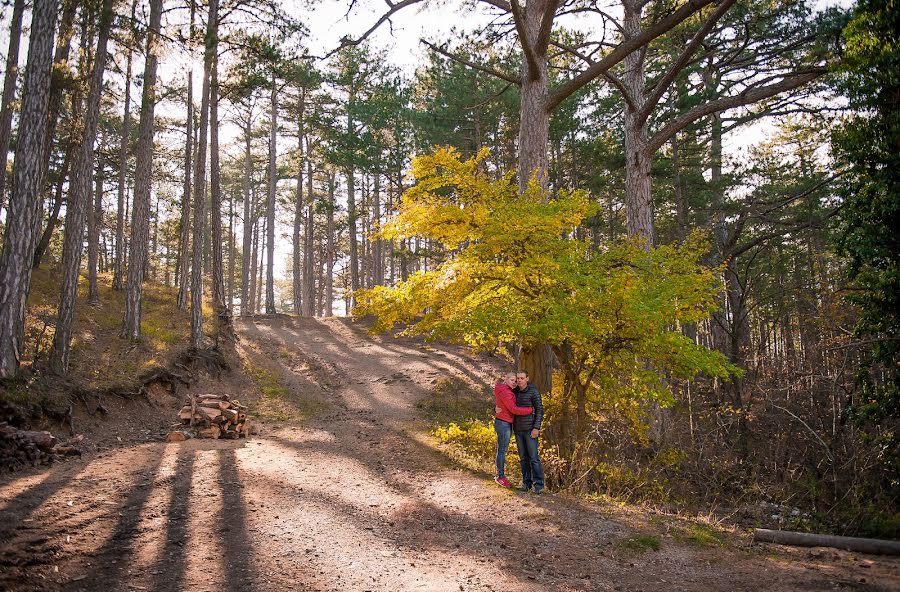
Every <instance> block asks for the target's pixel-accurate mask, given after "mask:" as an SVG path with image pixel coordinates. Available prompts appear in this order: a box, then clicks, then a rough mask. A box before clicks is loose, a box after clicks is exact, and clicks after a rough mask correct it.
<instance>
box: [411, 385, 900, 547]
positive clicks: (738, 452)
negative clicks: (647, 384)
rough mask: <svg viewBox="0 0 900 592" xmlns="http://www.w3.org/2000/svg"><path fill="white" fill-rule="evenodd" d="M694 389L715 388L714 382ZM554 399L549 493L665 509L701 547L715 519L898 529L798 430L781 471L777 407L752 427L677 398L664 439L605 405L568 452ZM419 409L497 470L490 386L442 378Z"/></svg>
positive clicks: (822, 529) (716, 538) (899, 520)
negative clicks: (562, 446) (558, 436)
mask: <svg viewBox="0 0 900 592" xmlns="http://www.w3.org/2000/svg"><path fill="white" fill-rule="evenodd" d="M693 386H694V388H695V389H698V387H699V389H702V388H704V386H705V387H706V388H708V389H710V390H711V389H712V384H711V383H707V384H706V385H704V384H703V383H699V384H694V385H693ZM482 391H483V392H482ZM558 395H559V393H557V392H555V391H554V392H553V393H551V394H550V395H549V396H546V395H545V396H544V406H545V413H546V415H545V428H544V430H543V431H544V434H545V435H544V436H542V439H541V458H542V461H543V465H544V470H545V473H546V476H547V482H548V486H549V487H550V488H551V489H552V490H555V491H565V492H567V493H569V494H573V495H576V496H580V497H583V498H585V499H589V500H593V501H595V502H597V503H601V504H613V505H637V506H641V507H645V508H648V509H651V510H652V511H654V512H655V513H659V515H661V516H669V517H673V518H675V517H679V518H687V519H688V520H687V521H682V522H676V523H674V524H675V525H674V526H671V525H670V526H669V528H674V529H675V531H673V532H675V534H674V535H673V536H676V537H677V538H679V539H682V540H685V541H687V542H690V543H693V544H697V545H700V546H717V545H720V544H722V538H721V535H720V534H719V533H718V527H719V525H721V526H724V525H729V526H736V527H743V528H774V529H786V530H797V531H803V532H818V533H834V534H842V535H857V536H873V537H884V538H896V537H897V536H898V535H900V516H898V515H897V514H896V512H895V510H894V508H893V507H892V505H891V502H890V500H889V499H887V498H886V497H883V496H882V497H878V496H877V495H872V496H869V497H867V495H868V494H870V493H871V492H873V484H872V483H871V482H868V483H867V482H865V481H851V482H846V481H843V482H842V481H841V480H837V481H835V480H832V481H830V482H829V481H828V475H827V474H823V473H822V471H821V470H817V465H816V461H817V460H819V459H818V458H817V457H815V456H814V455H812V454H809V455H808V456H807V457H806V458H804V457H803V456H802V454H803V451H804V450H805V449H804V448H803V447H802V446H801V445H800V444H801V441H802V440H803V437H799V438H798V437H797V436H796V434H795V435H794V447H793V448H792V450H793V452H794V453H795V454H796V455H797V456H796V458H793V459H791V461H792V463H793V465H792V467H791V468H790V470H789V471H786V470H784V468H781V470H779V467H778V464H779V455H780V454H783V453H785V447H786V446H787V445H786V443H785V442H783V441H782V438H781V437H774V438H773V437H772V435H773V434H776V435H777V434H787V433H789V432H790V429H789V428H790V427H791V426H789V425H785V418H784V414H783V413H777V412H770V413H766V412H765V411H764V410H761V411H754V412H753V413H754V417H753V418H752V419H751V421H749V422H748V426H749V427H744V428H741V427H739V423H740V421H741V413H742V412H741V410H739V409H734V408H729V407H728V406H722V407H721V408H711V407H710V408H706V409H704V410H703V411H701V412H696V411H692V414H691V416H689V415H688V409H687V408H686V406H684V405H676V407H675V408H674V409H671V410H669V412H668V413H667V414H666V416H667V418H668V422H669V424H668V428H667V431H666V440H665V444H663V445H660V444H657V443H654V442H652V441H651V440H649V439H648V436H647V421H648V418H647V416H646V415H643V416H635V415H634V414H633V413H629V414H627V415H626V414H624V413H618V414H617V413H615V411H614V410H609V411H607V412H606V413H604V414H603V416H602V417H598V418H597V421H596V423H595V425H594V429H593V431H592V433H591V435H590V438H589V440H588V441H587V442H586V443H585V444H583V445H582V446H581V447H580V448H579V449H578V450H576V455H574V457H573V458H564V457H563V456H562V455H561V454H560V450H559V447H558V446H555V445H554V443H553V437H554V431H555V430H557V429H558V425H556V424H557V422H558V421H559V417H558V415H559V406H558ZM695 396H697V393H696V392H695ZM419 408H420V409H421V410H422V412H423V415H424V416H425V418H426V420H427V422H428V424H429V428H430V431H431V434H432V436H433V437H434V438H435V439H436V440H437V441H438V442H439V445H440V447H441V449H442V450H443V451H444V453H445V454H447V455H448V456H449V457H450V458H452V459H453V460H454V461H455V462H457V463H458V464H460V465H461V466H464V467H466V468H468V469H470V470H474V471H476V472H480V473H483V474H485V475H492V474H493V472H494V455H495V453H496V436H495V434H494V431H493V423H492V415H493V405H492V398H491V395H490V393H489V392H488V391H487V390H486V387H485V388H483V389H479V388H476V387H474V386H472V385H470V384H467V383H465V382H463V381H461V380H457V379H450V380H447V379H444V380H441V381H439V382H438V383H437V384H436V385H435V386H434V388H433V389H432V391H431V393H429V395H428V396H427V397H426V398H424V399H423V400H422V401H420V403H419ZM773 411H774V410H773ZM845 444H846V443H845ZM856 453H857V454H858V453H859V451H858V450H857V451H856ZM848 454H849V451H848ZM506 470H507V474H508V475H510V477H511V478H512V480H513V481H514V482H517V481H518V479H519V478H520V475H521V472H520V470H519V459H518V455H517V452H516V446H515V440H513V442H512V444H511V445H510V449H509V452H508V454H507V468H506ZM835 491H838V492H842V495H843V499H841V500H839V502H838V503H834V502H833V501H832V500H833V497H832V496H833V495H834V494H835ZM656 544H658V541H657V543H656ZM633 545H634V546H635V547H640V548H641V549H642V550H645V549H652V548H653V545H654V543H653V541H652V540H643V539H641V540H638V539H635V540H634V541H633Z"/></svg>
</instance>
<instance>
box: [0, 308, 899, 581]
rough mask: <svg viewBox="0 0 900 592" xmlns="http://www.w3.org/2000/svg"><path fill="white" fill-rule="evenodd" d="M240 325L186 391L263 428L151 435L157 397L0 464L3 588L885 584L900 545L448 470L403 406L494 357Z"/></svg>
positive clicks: (478, 372) (892, 577)
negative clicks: (216, 435) (82, 446)
mask: <svg viewBox="0 0 900 592" xmlns="http://www.w3.org/2000/svg"><path fill="white" fill-rule="evenodd" d="M236 328H237V331H238V334H239V336H240V339H239V341H238V342H237V344H236V347H235V351H234V352H233V354H230V357H231V358H232V359H231V360H230V361H231V363H232V366H233V367H234V368H235V371H233V372H230V373H227V374H225V375H223V376H220V377H218V378H208V379H206V380H203V381H201V382H200V383H197V384H195V385H193V386H192V387H191V391H193V392H227V393H229V394H232V395H235V396H237V397H238V398H240V399H241V400H242V401H244V402H249V404H250V406H251V414H252V415H255V416H256V417H258V418H260V421H259V422H258V425H260V433H259V434H258V435H256V436H254V437H252V438H251V439H250V440H248V441H245V440H230V441H225V440H189V441H187V442H184V443H172V444H166V443H164V442H161V441H157V440H161V438H162V436H163V435H164V433H165V428H164V426H165V425H169V424H171V422H172V420H174V419H175V418H176V414H177V411H178V408H179V406H180V401H179V400H177V399H176V398H175V397H173V396H171V395H167V394H165V393H156V394H155V395H154V396H153V397H152V398H148V400H146V401H139V402H131V403H126V402H122V403H121V405H120V407H117V408H114V409H111V413H110V417H109V418H108V419H105V420H96V423H89V422H87V420H85V422H84V423H83V424H82V425H83V427H84V429H85V430H86V431H88V432H91V430H93V432H91V433H89V434H88V436H89V439H90V441H92V442H95V443H96V442H99V441H100V439H99V438H100V435H101V434H105V435H106V440H103V444H102V445H96V448H95V450H96V452H91V453H89V454H87V455H85V457H84V458H83V459H81V460H75V461H70V462H67V463H63V464H57V465H55V466H53V467H51V468H50V469H46V470H43V471H33V472H21V473H16V474H13V475H4V476H2V477H0V516H2V520H0V589H2V590H10V591H18V590H104V591H119V590H121V591H129V590H153V591H154V592H164V591H172V592H174V591H180V590H192V591H194V590H196V591H202V590H210V591H213V590H235V591H237V590H241V591H246V590H260V591H270V590H271V591H283V590H334V591H338V590H354V591H356V590H359V591H363V590H435V591H445V590H446V591H450V590H463V591H466V590H560V591H574V590H586V591H588V590H628V591H637V590H643V591H656V590H660V591H661V590H666V591H670V590H672V591H674V590H712V591H719V590H721V591H725V590H729V591H730V590H754V591H755V590H776V591H777V590H783V591H788V590H791V591H793V590H834V589H852V590H873V591H874V590H878V591H882V590H884V591H887V590H900V558H884V557H875V556H864V555H859V554H853V553H847V552H844V551H838V550H832V549H792V548H788V547H780V546H774V545H752V544H751V542H750V540H749V539H748V538H747V536H746V535H743V534H741V533H740V532H736V531H722V532H720V535H721V538H717V539H715V541H716V542H715V543H714V544H708V543H707V544H701V543H699V542H697V541H692V540H691V539H690V538H689V537H680V536H678V533H679V532H683V531H684V529H685V524H686V523H685V522H684V521H681V520H679V519H677V518H675V517H671V516H661V515H648V514H647V513H646V512H644V511H642V510H639V509H635V508H627V507H619V506H613V505H604V504H597V503H589V502H585V501H583V500H578V499H574V498H570V497H567V496H564V495H561V494H550V495H546V496H540V497H535V496H532V495H526V494H520V493H516V492H514V491H507V490H503V489H500V488H499V487H497V486H496V485H495V484H494V483H493V481H492V480H491V476H490V475H488V474H478V473H474V472H472V471H469V470H465V469H462V468H460V467H458V466H457V465H455V464H454V463H453V462H452V461H451V460H449V458H448V457H447V456H446V455H444V454H443V453H442V452H441V451H440V450H439V449H438V448H437V447H436V446H435V445H434V442H433V440H432V439H431V438H430V437H429V436H428V434H427V430H426V427H425V424H424V421H423V418H422V412H421V410H420V409H419V408H418V407H417V406H416V403H417V402H418V401H419V400H421V399H422V398H423V397H425V396H426V395H428V394H429V393H430V392H432V391H433V389H434V387H435V385H436V384H437V383H438V381H439V380H440V379H442V378H450V377H453V378H455V379H457V380H462V381H464V382H468V383H471V384H472V385H473V386H477V385H485V384H488V383H489V382H491V379H492V377H493V376H494V375H495V374H496V373H497V366H496V363H497V360H495V359H493V358H490V357H487V356H484V357H482V356H474V357H473V356H471V355H469V354H468V353H464V352H462V351H461V350H459V349H457V348H452V347H447V346H441V345H423V344H421V343H420V342H416V341H411V340H396V339H392V338H387V337H385V338H372V337H370V336H368V335H367V334H366V333H365V332H364V330H363V329H362V328H360V327H358V326H354V325H352V324H351V323H350V322H349V321H346V320H341V319H315V320H314V319H292V318H285V317H276V318H267V319H255V320H241V321H238V323H237V327H236ZM486 396H487V395H486ZM129 405H130V406H131V407H129ZM137 413H141V414H142V415H143V416H145V417H146V419H145V421H144V422H143V424H142V426H136V425H134V424H133V422H132V423H129V420H128V418H133V417H134V416H135V415H136V414H137ZM92 421H94V420H92ZM100 422H102V425H101V423H100ZM117 422H118V423H117ZM109 434H117V435H116V436H115V441H110V439H109V436H108V435H109ZM119 440H121V442H119ZM653 541H655V542H658V543H659V548H658V550H653V549H652V547H653V546H655V545H654V544H653V543H652V542H653Z"/></svg>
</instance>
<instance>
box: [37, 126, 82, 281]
mask: <svg viewBox="0 0 900 592" xmlns="http://www.w3.org/2000/svg"><path fill="white" fill-rule="evenodd" d="M75 148H76V146H75V144H73V143H71V142H70V143H69V146H68V147H67V148H66V156H65V158H64V159H63V164H62V168H61V169H60V172H59V179H57V180H56V189H55V191H54V201H53V211H52V212H50V215H49V216H47V226H46V227H45V228H44V232H43V234H42V235H41V239H40V241H38V244H37V247H35V249H34V258H33V262H32V267H33V268H34V269H37V268H38V267H40V266H41V262H42V261H43V259H44V254H45V253H46V252H47V249H48V248H49V247H50V239H52V238H53V232H54V231H55V230H56V226H57V225H58V224H59V213H60V212H61V211H62V205H63V201H64V199H63V193H62V192H63V185H64V184H65V181H66V177H68V176H69V168H70V167H71V166H72V154H73V153H74V152H75Z"/></svg>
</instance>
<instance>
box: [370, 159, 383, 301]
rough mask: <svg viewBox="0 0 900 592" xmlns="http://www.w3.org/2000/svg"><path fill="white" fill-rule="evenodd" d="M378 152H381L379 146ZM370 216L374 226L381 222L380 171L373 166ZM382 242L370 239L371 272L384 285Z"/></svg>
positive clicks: (379, 283)
mask: <svg viewBox="0 0 900 592" xmlns="http://www.w3.org/2000/svg"><path fill="white" fill-rule="evenodd" d="M378 153H379V154H380V153H381V150H380V147H379V150H378ZM372 217H373V220H374V223H375V226H376V227H378V226H379V225H380V224H381V172H380V170H379V167H377V166H376V168H375V186H374V187H373V189H372ZM382 245H383V242H382V240H381V238H380V237H375V238H374V239H373V240H372V272H373V279H374V283H375V285H376V286H383V285H384V252H383V246H382Z"/></svg>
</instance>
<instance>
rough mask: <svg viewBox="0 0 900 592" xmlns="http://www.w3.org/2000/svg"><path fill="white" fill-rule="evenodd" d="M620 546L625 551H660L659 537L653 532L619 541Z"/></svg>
mask: <svg viewBox="0 0 900 592" xmlns="http://www.w3.org/2000/svg"><path fill="white" fill-rule="evenodd" d="M618 547H619V548H620V549H622V550H625V551H632V552H635V553H645V552H647V551H659V548H660V543H659V537H656V536H653V535H651V534H638V535H635V536H632V537H628V538H627V539H623V540H621V541H619V543H618Z"/></svg>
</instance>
